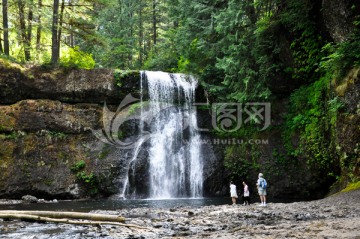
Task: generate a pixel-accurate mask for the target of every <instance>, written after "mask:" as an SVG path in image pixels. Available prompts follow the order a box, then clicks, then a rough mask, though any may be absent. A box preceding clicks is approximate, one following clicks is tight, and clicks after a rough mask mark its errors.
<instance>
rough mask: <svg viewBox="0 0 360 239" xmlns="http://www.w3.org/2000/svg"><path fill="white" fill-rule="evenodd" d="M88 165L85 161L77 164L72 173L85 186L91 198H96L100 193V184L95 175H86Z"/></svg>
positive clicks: (72, 168)
mask: <svg viewBox="0 0 360 239" xmlns="http://www.w3.org/2000/svg"><path fill="white" fill-rule="evenodd" d="M85 168H86V163H85V161H84V160H80V161H79V162H77V163H75V164H74V165H73V166H72V167H71V168H70V170H71V172H72V173H74V174H75V175H76V179H77V180H78V181H79V182H80V183H82V184H84V185H85V187H86V190H88V192H89V193H90V195H91V196H95V195H96V194H97V193H98V191H99V189H98V188H99V182H98V179H97V177H96V175H95V174H94V173H86V171H85Z"/></svg>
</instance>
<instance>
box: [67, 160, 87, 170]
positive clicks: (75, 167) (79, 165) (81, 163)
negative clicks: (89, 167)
mask: <svg viewBox="0 0 360 239" xmlns="http://www.w3.org/2000/svg"><path fill="white" fill-rule="evenodd" d="M85 166H86V163H85V161H84V160H80V161H79V162H77V163H75V164H74V165H73V166H72V167H71V168H70V170H71V171H72V172H73V173H77V172H79V171H80V170H83V169H84V168H85Z"/></svg>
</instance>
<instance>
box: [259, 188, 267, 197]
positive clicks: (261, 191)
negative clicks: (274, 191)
mask: <svg viewBox="0 0 360 239" xmlns="http://www.w3.org/2000/svg"><path fill="white" fill-rule="evenodd" d="M258 193H259V195H260V196H266V189H261V188H259V189H258Z"/></svg>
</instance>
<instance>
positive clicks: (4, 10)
mask: <svg viewBox="0 0 360 239" xmlns="http://www.w3.org/2000/svg"><path fill="white" fill-rule="evenodd" d="M2 13H3V29H4V30H3V31H4V53H5V55H7V56H9V55H10V52H9V20H8V1H7V0H2Z"/></svg>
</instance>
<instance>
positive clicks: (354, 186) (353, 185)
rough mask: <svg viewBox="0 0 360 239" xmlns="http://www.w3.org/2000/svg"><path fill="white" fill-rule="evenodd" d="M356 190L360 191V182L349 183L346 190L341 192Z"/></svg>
mask: <svg viewBox="0 0 360 239" xmlns="http://www.w3.org/2000/svg"><path fill="white" fill-rule="evenodd" d="M356 189H360V181H358V182H355V183H349V184H348V185H347V186H346V188H344V189H343V190H341V192H350V191H353V190H356Z"/></svg>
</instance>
